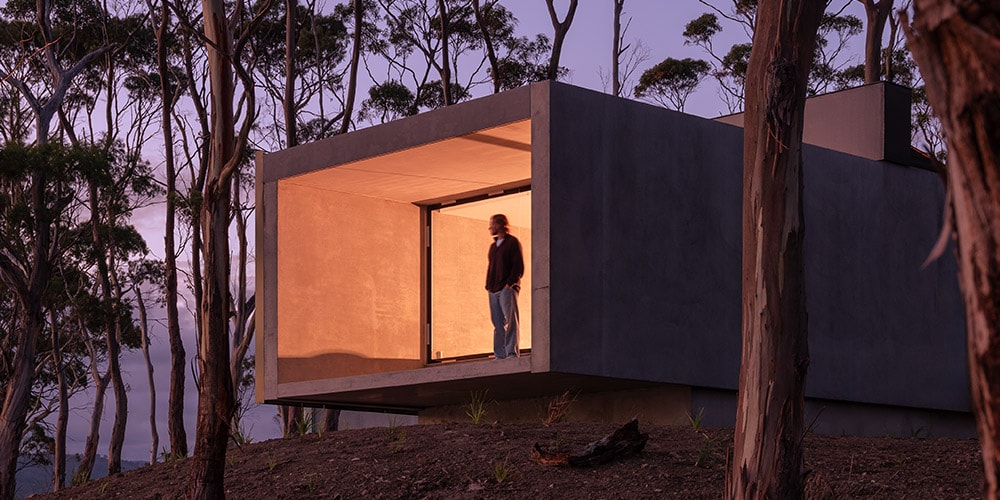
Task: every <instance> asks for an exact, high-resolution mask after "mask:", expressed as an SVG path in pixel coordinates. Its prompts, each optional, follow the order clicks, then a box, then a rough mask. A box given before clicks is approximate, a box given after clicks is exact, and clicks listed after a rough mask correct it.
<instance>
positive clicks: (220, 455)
mask: <svg viewBox="0 0 1000 500" xmlns="http://www.w3.org/2000/svg"><path fill="white" fill-rule="evenodd" d="M202 8H203V10H204V27H205V38H206V40H207V43H206V46H207V52H208V66H209V81H210V84H211V89H212V92H211V121H212V126H211V136H210V141H211V147H210V150H209V151H210V152H209V158H208V170H207V172H206V176H205V184H204V189H203V191H202V192H203V198H202V205H201V210H200V224H201V232H202V237H203V245H204V246H203V247H202V259H203V262H202V265H204V269H205V273H204V276H203V282H202V296H201V301H200V303H199V309H200V311H201V317H200V318H199V320H200V322H201V338H200V339H199V349H198V358H199V359H198V367H199V372H200V378H199V384H198V385H199V387H198V425H197V429H196V435H195V449H194V456H193V457H192V460H191V473H190V480H189V483H188V497H189V498H192V499H202V498H225V495H226V490H225V484H224V475H225V470H226V443H227V441H228V439H229V424H230V419H231V418H232V415H233V409H234V402H233V384H232V380H231V379H230V373H229V329H228V327H227V325H228V318H229V218H230V202H231V182H230V180H231V178H230V177H229V174H228V173H227V172H229V170H230V168H231V167H232V166H231V165H230V162H231V161H233V159H234V156H235V124H234V113H233V96H234V92H235V90H234V83H233V69H232V57H233V53H232V47H233V40H232V34H231V32H230V31H229V26H228V24H227V18H226V10H225V3H224V2H223V0H203V2H202Z"/></svg>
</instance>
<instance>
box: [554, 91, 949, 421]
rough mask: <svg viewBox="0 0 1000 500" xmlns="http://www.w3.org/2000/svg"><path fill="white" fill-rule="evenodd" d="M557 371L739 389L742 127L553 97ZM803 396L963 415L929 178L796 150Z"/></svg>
mask: <svg viewBox="0 0 1000 500" xmlns="http://www.w3.org/2000/svg"><path fill="white" fill-rule="evenodd" d="M551 88H552V90H551V94H550V96H549V99H550V105H551V115H550V119H551V128H550V130H551V132H550V135H551V137H550V148H551V149H550V165H549V169H550V188H549V189H550V200H549V201H550V213H549V227H550V230H551V236H550V237H551V247H550V252H551V262H550V266H551V271H550V272H551V284H550V286H551V303H550V307H551V333H550V344H551V345H550V349H551V369H552V371H557V372H559V371H562V372H569V373H583V374H590V375H602V376H609V377H620V378H634V379H641V380H657V381H663V382H671V383H682V384H691V385H694V386H701V387H715V388H725V389H735V388H736V385H737V378H738V372H739V359H740V300H741V299H740V245H741V241H740V210H741V209H740V206H741V187H742V130H741V129H739V128H736V127H732V126H729V125H724V124H720V123H717V122H713V121H709V120H704V119H700V118H696V117H692V116H686V115H682V114H680V113H675V112H672V111H667V110H664V109H661V108H656V107H652V106H647V105H644V104H640V103H636V102H632V101H626V100H622V99H615V98H612V97H609V96H606V95H603V94H599V93H596V92H591V91H587V90H583V89H578V88H574V87H568V86H563V85H556V84H554V85H552V87H551ZM804 161H805V167H804V176H805V177H804V184H805V194H804V204H805V224H806V233H805V234H806V236H805V252H806V288H807V307H808V314H809V329H810V331H809V336H810V352H811V360H812V364H811V366H810V369H809V378H808V385H807V395H809V396H811V397H818V398H827V399H837V400H846V401H859V402H868V403H877V404H890V405H902V406H916V407H925V408H939V409H949V410H967V409H968V407H969V403H968V390H967V382H966V375H965V374H966V371H965V357H964V326H963V319H962V307H961V302H960V296H959V294H958V288H957V281H956V277H955V276H956V274H955V266H954V259H953V257H952V254H951V253H947V254H946V255H945V256H944V257H943V258H942V259H940V260H939V261H938V262H936V263H934V264H932V265H930V266H929V267H928V268H927V269H925V270H920V265H921V263H922V262H923V260H924V258H925V257H926V256H927V254H928V252H929V251H930V249H931V247H932V246H933V242H934V240H935V238H936V236H937V234H938V231H939V228H940V222H941V221H940V219H941V217H940V212H941V207H942V203H943V189H942V186H941V182H940V181H939V180H938V179H937V178H936V177H935V176H934V174H932V173H930V172H927V171H924V170H920V169H914V168H907V167H901V166H897V165H894V164H891V163H886V162H878V161H872V160H867V159H863V158H859V157H855V156H851V155H847V154H844V153H838V152H835V151H831V150H826V149H821V148H816V147H807V148H806V150H805V153H804Z"/></svg>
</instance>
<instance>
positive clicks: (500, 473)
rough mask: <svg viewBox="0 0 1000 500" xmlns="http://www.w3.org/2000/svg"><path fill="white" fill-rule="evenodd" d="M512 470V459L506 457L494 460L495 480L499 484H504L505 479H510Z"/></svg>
mask: <svg viewBox="0 0 1000 500" xmlns="http://www.w3.org/2000/svg"><path fill="white" fill-rule="evenodd" d="M511 472H512V469H511V465H510V459H509V458H508V457H504V459H503V460H502V461H499V460H498V461H496V462H493V480H494V481H496V482H497V484H503V483H504V482H505V481H507V480H508V479H510V473H511Z"/></svg>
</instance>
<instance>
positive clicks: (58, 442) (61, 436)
mask: <svg viewBox="0 0 1000 500" xmlns="http://www.w3.org/2000/svg"><path fill="white" fill-rule="evenodd" d="M49 331H50V333H51V335H52V365H53V367H52V369H53V371H54V372H55V374H56V387H57V390H58V393H59V410H58V413H57V414H56V425H55V432H54V434H55V435H54V436H53V437H54V443H53V449H52V491H59V490H61V489H63V488H65V487H66V425H67V423H68V422H69V390H68V388H67V386H66V367H65V366H63V359H62V349H63V346H62V342H60V338H59V330H58V329H57V328H56V317H55V313H53V312H51V311H50V312H49Z"/></svg>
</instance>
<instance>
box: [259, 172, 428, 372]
mask: <svg viewBox="0 0 1000 500" xmlns="http://www.w3.org/2000/svg"><path fill="white" fill-rule="evenodd" d="M277 205H278V207H277V208H278V210H277V212H278V234H277V238H278V242H277V244H278V249H279V250H278V255H277V311H276V313H277V332H276V333H277V357H278V359H277V381H278V383H287V382H299V381H304V380H317V379H323V378H332V377H345V376H350V375H360V374H366V373H380V372H386V371H397V370H403V369H411V368H419V367H421V366H423V359H422V357H421V354H422V351H421V335H420V332H421V328H420V307H421V302H420V297H421V286H420V269H421V260H420V257H421V254H420V248H421V245H420V241H421V240H420V209H419V208H418V207H416V206H413V205H410V204H406V203H397V202H392V201H387V200H379V199H376V198H368V197H363V196H354V195H347V194H344V193H337V192H334V191H328V190H323V189H316V188H314V187H311V186H309V185H302V184H298V183H296V182H295V179H294V178H293V179H289V180H284V181H280V182H278V203H277ZM345 305H350V307H345Z"/></svg>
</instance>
